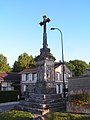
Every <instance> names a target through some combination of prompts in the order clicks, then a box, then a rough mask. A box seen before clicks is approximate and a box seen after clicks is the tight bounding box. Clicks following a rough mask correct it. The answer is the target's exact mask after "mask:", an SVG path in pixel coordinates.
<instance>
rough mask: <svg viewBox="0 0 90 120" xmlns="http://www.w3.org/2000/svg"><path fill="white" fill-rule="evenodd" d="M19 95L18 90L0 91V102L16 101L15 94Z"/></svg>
mask: <svg viewBox="0 0 90 120" xmlns="http://www.w3.org/2000/svg"><path fill="white" fill-rule="evenodd" d="M18 95H20V96H21V92H20V91H0V103H4V102H11V101H17V96H18Z"/></svg>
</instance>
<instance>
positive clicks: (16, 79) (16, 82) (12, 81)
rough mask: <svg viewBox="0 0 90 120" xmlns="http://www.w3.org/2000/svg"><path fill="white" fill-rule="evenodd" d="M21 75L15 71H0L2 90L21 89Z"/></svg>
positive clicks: (0, 88) (0, 86)
mask: <svg viewBox="0 0 90 120" xmlns="http://www.w3.org/2000/svg"><path fill="white" fill-rule="evenodd" d="M20 80H21V76H20V74H18V73H14V72H9V73H8V72H0V90H1V91H8V90H20V89H21V85H20Z"/></svg>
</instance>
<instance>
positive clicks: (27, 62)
mask: <svg viewBox="0 0 90 120" xmlns="http://www.w3.org/2000/svg"><path fill="white" fill-rule="evenodd" d="M35 64H36V63H35V61H34V58H33V56H32V55H30V56H29V55H28V54H27V53H23V54H21V55H20V56H19V57H18V60H17V61H15V62H14V65H13V71H14V72H20V71H22V70H23V69H25V68H27V67H33V66H35Z"/></svg>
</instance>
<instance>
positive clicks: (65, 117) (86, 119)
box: [48, 112, 90, 120]
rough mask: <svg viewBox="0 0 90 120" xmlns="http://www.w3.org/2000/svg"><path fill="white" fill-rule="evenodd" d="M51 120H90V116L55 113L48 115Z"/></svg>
mask: <svg viewBox="0 0 90 120" xmlns="http://www.w3.org/2000/svg"><path fill="white" fill-rule="evenodd" d="M48 118H49V120H90V116H87V115H80V114H68V113H60V112H54V113H51V114H49V115H48Z"/></svg>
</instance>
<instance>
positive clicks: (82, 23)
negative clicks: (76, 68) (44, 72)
mask: <svg viewBox="0 0 90 120" xmlns="http://www.w3.org/2000/svg"><path fill="white" fill-rule="evenodd" d="M43 15H46V16H47V17H49V18H50V20H51V21H50V22H49V23H47V42H48V47H49V48H50V49H51V53H52V54H53V55H54V56H55V58H56V61H57V62H58V61H59V60H62V58H61V56H62V52H61V51H62V47H61V36H60V35H61V34H60V32H59V31H58V30H54V31H51V30H50V28H51V27H56V28H59V29H60V30H61V31H62V35H63V47H64V60H65V61H67V62H68V61H70V60H75V59H79V60H83V61H85V62H87V63H89V62H90V53H89V52H90V0H0V54H3V55H4V56H5V57H7V61H8V63H9V65H10V66H11V67H12V66H13V64H14V62H15V60H17V59H18V56H19V55H21V54H23V53H24V52H26V53H27V54H28V55H32V56H33V57H35V56H37V55H39V54H40V48H42V44H43V27H41V26H40V25H39V23H40V22H41V21H43V18H42V16H43Z"/></svg>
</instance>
